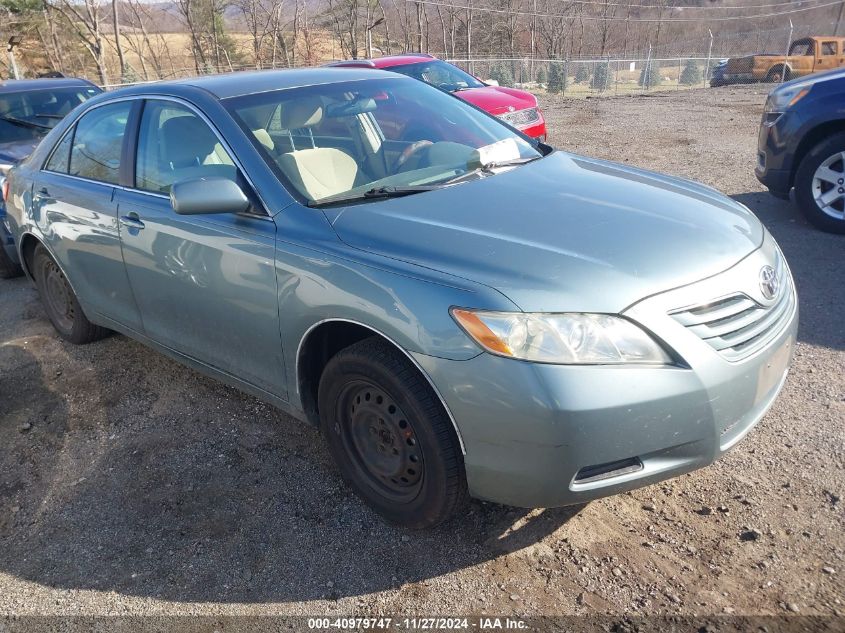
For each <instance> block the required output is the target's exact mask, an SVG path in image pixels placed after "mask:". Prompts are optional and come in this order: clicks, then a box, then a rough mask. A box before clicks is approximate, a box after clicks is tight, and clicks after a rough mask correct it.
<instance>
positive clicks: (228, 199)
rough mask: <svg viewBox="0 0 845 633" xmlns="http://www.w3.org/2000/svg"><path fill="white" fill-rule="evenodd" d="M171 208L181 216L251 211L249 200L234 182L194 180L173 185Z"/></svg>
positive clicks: (227, 180) (210, 179)
mask: <svg viewBox="0 0 845 633" xmlns="http://www.w3.org/2000/svg"><path fill="white" fill-rule="evenodd" d="M170 206H171V207H173V210H174V211H175V212H176V213H178V214H179V215H202V214H206V213H241V212H242V211H246V210H247V209H249V199H248V198H247V197H246V194H245V193H244V192H243V191H242V190H241V188H240V187H239V186H238V185H237V183H235V181H234V180H229V179H228V178H193V179H191V180H182V181H181V182H177V183H174V184H173V186H172V187H171V188H170Z"/></svg>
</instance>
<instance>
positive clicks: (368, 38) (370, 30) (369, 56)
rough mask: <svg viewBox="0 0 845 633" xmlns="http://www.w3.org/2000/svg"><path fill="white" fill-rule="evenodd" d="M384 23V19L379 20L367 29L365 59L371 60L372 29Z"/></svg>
mask: <svg viewBox="0 0 845 633" xmlns="http://www.w3.org/2000/svg"><path fill="white" fill-rule="evenodd" d="M382 22H384V18H379V19H378V20H376V21H375V22H373V23H372V24H370V25H369V26H368V27H367V59H372V58H373V29H374V28H376V27H377V26H378V25H379V24H381V23H382Z"/></svg>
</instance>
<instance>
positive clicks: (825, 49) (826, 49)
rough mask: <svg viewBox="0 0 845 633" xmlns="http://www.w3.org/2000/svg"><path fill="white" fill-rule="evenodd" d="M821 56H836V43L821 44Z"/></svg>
mask: <svg viewBox="0 0 845 633" xmlns="http://www.w3.org/2000/svg"><path fill="white" fill-rule="evenodd" d="M822 55H836V42H822Z"/></svg>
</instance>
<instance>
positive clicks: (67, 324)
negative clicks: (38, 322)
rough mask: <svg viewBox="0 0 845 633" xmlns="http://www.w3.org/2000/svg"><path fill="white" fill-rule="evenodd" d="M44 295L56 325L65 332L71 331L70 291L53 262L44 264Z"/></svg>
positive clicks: (71, 308) (71, 304) (72, 315)
mask: <svg viewBox="0 0 845 633" xmlns="http://www.w3.org/2000/svg"><path fill="white" fill-rule="evenodd" d="M43 279H44V295H45V299H46V300H47V304H48V307H49V309H50V311H51V312H52V313H53V316H54V318H55V319H56V321H57V325H58V326H59V327H60V328H62V329H63V330H65V331H68V332H69V331H70V330H72V329H73V319H74V312H75V311H74V304H73V300H72V299H71V290H70V287H69V286H68V284H67V281H66V280H65V276H64V275H63V274H62V271H61V270H60V269H59V267H58V266H57V265H56V264H55V262H53V261H47V262H45V264H44V278H43Z"/></svg>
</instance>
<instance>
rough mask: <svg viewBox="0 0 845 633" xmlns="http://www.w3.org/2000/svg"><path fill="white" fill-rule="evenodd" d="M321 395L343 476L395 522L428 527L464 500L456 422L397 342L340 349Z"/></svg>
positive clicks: (326, 374) (329, 436)
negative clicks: (396, 346)
mask: <svg viewBox="0 0 845 633" xmlns="http://www.w3.org/2000/svg"><path fill="white" fill-rule="evenodd" d="M318 400H319V410H320V420H321V426H322V431H323V434H324V435H325V437H326V441H327V443H328V446H329V450H330V451H331V453H332V456H333V457H334V459H335V461H336V463H337V465H338V468H339V469H340V472H341V475H342V476H343V478H344V480H345V481H346V482H347V483H348V484H349V485H350V486H351V487H352V488H353V489H354V490H355V492H356V493H357V494H358V495H359V496H361V497H362V498H363V499H364V501H366V502H367V503H368V504H369V505H370V506H371V507H372V508H373V509H374V510H375V511H376V512H378V513H379V514H381V515H382V516H383V517H385V518H386V519H387V520H389V521H391V522H393V523H397V524H399V525H402V526H405V527H409V528H428V527H432V526H435V525H437V524H439V523H442V522H443V521H445V520H446V519H448V518H450V517H451V516H452V515H454V514H455V513H456V512H457V511H458V510H459V509H460V507H461V506H462V505H463V503H464V501H465V499H466V475H465V474H464V466H463V457H462V455H461V450H460V444H459V442H458V438H457V436H456V435H455V431H454V429H453V428H452V425H451V422H450V420H449V418H448V416H447V414H446V411H445V410H444V409H443V406H442V404H441V403H440V401H439V400H438V399H437V397H436V395H435V394H434V393H433V391H432V389H431V387H430V385H428V384H427V382H426V381H425V379H424V378H423V377H422V376H421V375H420V373H419V372H418V371H417V369H416V368H415V367H414V366H413V365H412V364H411V363H410V362H408V360H407V359H406V358H405V357H404V356H403V355H402V354H401V353H400V352H399V351H398V350H396V349H395V348H393V347H392V346H391V345H390V344H388V343H387V342H385V341H383V340H381V339H379V338H375V337H374V338H369V339H365V340H363V341H360V342H358V343H355V344H354V345H352V346H350V347H347V348H346V349H344V350H342V351H340V352H339V353H338V354H337V355H336V356H334V358H332V359H331V360H330V361H329V362H328V364H327V365H326V368H325V370H324V372H323V375H322V377H321V379H320V387H319V395H318Z"/></svg>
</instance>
